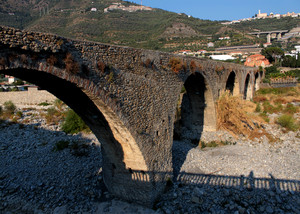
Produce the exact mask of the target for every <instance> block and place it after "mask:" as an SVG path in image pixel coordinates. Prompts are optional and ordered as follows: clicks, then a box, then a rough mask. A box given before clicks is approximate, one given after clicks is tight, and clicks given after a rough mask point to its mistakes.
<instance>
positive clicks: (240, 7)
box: [128, 0, 300, 20]
mask: <svg viewBox="0 0 300 214" xmlns="http://www.w3.org/2000/svg"><path fill="white" fill-rule="evenodd" d="M128 1H131V2H135V3H138V4H141V0H128ZM142 1H143V5H145V6H150V7H153V8H161V9H164V10H168V11H172V12H176V13H185V14H187V15H191V16H193V17H197V18H200V19H210V20H237V19H242V18H249V17H252V16H254V15H255V14H256V13H258V10H261V12H265V13H268V14H269V13H270V12H273V13H280V14H285V13H287V12H295V13H300V0H251V1H248V0H246V1H245V0H142Z"/></svg>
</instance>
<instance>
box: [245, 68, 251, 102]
mask: <svg viewBox="0 0 300 214" xmlns="http://www.w3.org/2000/svg"><path fill="white" fill-rule="evenodd" d="M251 98H252V87H251V83H250V74H249V73H248V74H247V76H246V79H245V85H244V99H245V100H250V99H251Z"/></svg>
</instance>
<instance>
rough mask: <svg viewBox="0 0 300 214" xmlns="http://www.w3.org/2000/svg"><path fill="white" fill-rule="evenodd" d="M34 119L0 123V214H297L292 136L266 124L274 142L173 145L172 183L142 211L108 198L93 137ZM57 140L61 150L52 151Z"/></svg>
mask: <svg viewBox="0 0 300 214" xmlns="http://www.w3.org/2000/svg"><path fill="white" fill-rule="evenodd" d="M32 115H35V117H33V116H32ZM36 115H38V112H37V110H34V109H32V110H30V109H29V110H24V111H23V117H22V119H20V120H19V122H18V123H16V124H14V123H7V122H5V123H2V124H1V125H0V126H1V127H0V131H1V132H0V157H1V159H0V213H1V214H2V213H5V214H6V213H7V214H8V213H55V214H64V213H237V214H238V213H241V214H242V213H300V170H299V169H300V151H299V149H300V138H299V137H300V132H299V131H298V132H288V133H283V132H282V131H281V130H280V129H279V127H277V126H276V125H267V126H266V130H267V131H269V133H272V135H273V136H275V137H277V138H278V139H279V140H278V142H276V143H269V142H268V140H267V139H266V138H263V137H262V138H261V139H257V140H256V141H249V140H247V139H243V138H241V139H239V140H235V139H233V138H232V136H230V135H229V134H228V133H226V132H221V131H218V132H213V133H203V135H202V138H203V140H206V141H208V140H212V139H222V140H227V141H230V142H232V143H233V144H234V145H227V146H222V147H216V148H204V149H200V148H199V147H195V146H194V145H193V144H190V143H188V142H181V141H174V145H173V165H174V173H175V178H174V181H173V184H172V185H171V186H169V187H168V189H167V190H166V192H165V193H164V194H163V195H162V196H161V198H160V199H159V200H158V201H157V203H156V204H155V207H154V209H150V208H146V207H143V206H140V205H136V204H133V203H127V202H124V201H122V200H120V199H117V198H115V197H114V196H112V195H111V194H109V193H108V191H107V190H106V189H105V186H104V184H103V180H102V176H101V169H102V168H101V167H102V159H101V146H100V143H99V142H98V141H97V139H96V138H95V136H94V135H92V134H77V135H66V134H65V133H63V132H61V131H59V128H58V127H57V126H49V125H46V123H45V120H44V119H43V118H41V117H38V116H36ZM26 119H27V123H26V124H22V121H24V120H26ZM59 141H61V142H63V141H64V142H68V143H69V147H68V148H67V149H63V150H61V151H56V150H57V149H55V145H56V144H57V142H59Z"/></svg>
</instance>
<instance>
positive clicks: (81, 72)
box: [0, 27, 257, 206]
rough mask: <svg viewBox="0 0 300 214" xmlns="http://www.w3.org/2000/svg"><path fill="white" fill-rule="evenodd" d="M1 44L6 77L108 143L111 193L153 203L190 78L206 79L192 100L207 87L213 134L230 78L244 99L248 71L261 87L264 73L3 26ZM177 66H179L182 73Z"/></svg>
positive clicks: (168, 168)
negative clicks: (37, 91) (69, 112)
mask: <svg viewBox="0 0 300 214" xmlns="http://www.w3.org/2000/svg"><path fill="white" fill-rule="evenodd" d="M0 47H1V49H0V73H3V74H8V75H12V76H15V77H18V78H21V79H23V80H26V81H29V82H32V83H34V84H36V85H38V86H40V87H42V88H43V89H45V90H47V91H49V92H50V93H52V94H54V95H55V96H57V97H58V98H59V99H61V100H63V101H64V102H65V103H66V104H67V105H69V106H70V107H71V108H73V109H74V110H75V111H76V112H77V113H78V114H79V115H80V116H81V117H82V118H83V120H84V121H85V122H86V123H87V124H88V125H89V126H90V128H91V130H92V131H93V132H94V134H95V135H96V136H97V138H98V139H99V141H100V142H101V144H102V148H103V156H104V160H103V176H104V181H105V184H106V186H107V188H108V189H109V191H110V192H112V193H113V194H115V195H116V196H118V197H120V198H123V199H125V200H129V201H134V202H138V203H141V204H144V205H149V206H151V205H152V204H153V203H154V201H155V199H156V198H157V197H158V196H159V195H160V193H161V192H163V191H164V188H165V185H166V181H167V180H169V179H172V143H173V130H174V122H175V114H176V109H177V107H178V100H179V97H180V94H181V91H182V88H183V86H184V85H185V84H186V81H187V80H188V79H190V78H189V77H191V78H193V77H194V76H198V77H199V79H201V80H204V81H202V82H201V83H200V82H199V83H198V82H197V81H191V83H190V84H191V85H190V86H189V87H190V88H189V90H187V92H186V93H187V97H188V98H189V99H191V97H193V96H197V95H198V94H199V90H201V88H206V91H205V92H203V93H204V96H202V98H201V99H200V98H199V99H198V100H199V101H197V102H193V101H192V100H190V102H191V103H192V105H197V103H198V104H200V105H202V108H203V118H204V119H202V120H204V122H203V124H202V125H200V127H202V129H203V127H207V130H210V131H212V130H214V129H215V128H216V124H215V121H216V119H215V118H216V115H215V109H214V108H215V102H216V100H217V99H218V97H219V96H220V95H221V94H222V92H223V91H224V90H225V89H226V82H227V79H228V76H229V75H230V73H231V72H235V75H236V78H237V81H238V82H239V93H240V94H244V92H245V81H246V76H247V74H249V75H251V77H252V76H253V78H251V80H250V81H249V84H248V87H252V88H253V87H254V86H253V83H254V72H255V71H257V69H256V68H249V67H244V66H241V65H237V64H231V63H224V62H215V61H212V60H208V59H199V58H194V57H185V56H178V55H174V54H170V53H163V52H157V51H151V50H142V49H135V48H129V47H120V46H113V45H108V44H100V43H95V42H86V41H77V40H71V39H66V38H62V37H59V36H56V35H50V34H43V33H33V32H25V31H21V30H17V29H13V28H7V27H0ZM174 59H176V60H174ZM172 61H177V62H179V63H178V64H177V65H176V66H177V67H176V69H174V68H173V67H172V65H171V62H172ZM197 84H205V87H199V86H197ZM249 85H250V86H249ZM197 90H198V91H197ZM252 91H253V90H252ZM201 93H202V92H201ZM247 96H252V95H251V94H249V95H247ZM208 106H209V108H207V107H208ZM195 108H197V106H196V107H195ZM211 118H214V119H213V120H210V119H211ZM198 125H199V124H198ZM193 127H195V126H193Z"/></svg>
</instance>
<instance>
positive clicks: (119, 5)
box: [95, 3, 153, 13]
mask: <svg viewBox="0 0 300 214" xmlns="http://www.w3.org/2000/svg"><path fill="white" fill-rule="evenodd" d="M95 9H96V8H95ZM112 10H124V11H127V12H135V11H138V10H146V11H151V10H153V8H151V7H147V6H143V5H139V6H133V5H130V6H128V7H125V6H124V5H122V3H112V5H110V6H109V7H107V8H105V9H104V13H107V12H109V11H112Z"/></svg>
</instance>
